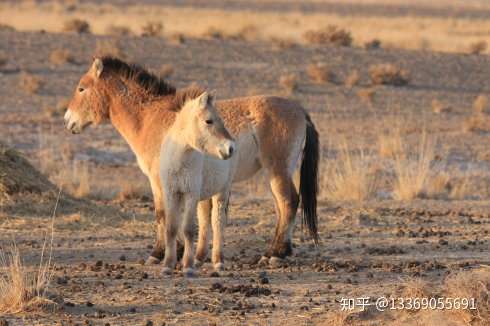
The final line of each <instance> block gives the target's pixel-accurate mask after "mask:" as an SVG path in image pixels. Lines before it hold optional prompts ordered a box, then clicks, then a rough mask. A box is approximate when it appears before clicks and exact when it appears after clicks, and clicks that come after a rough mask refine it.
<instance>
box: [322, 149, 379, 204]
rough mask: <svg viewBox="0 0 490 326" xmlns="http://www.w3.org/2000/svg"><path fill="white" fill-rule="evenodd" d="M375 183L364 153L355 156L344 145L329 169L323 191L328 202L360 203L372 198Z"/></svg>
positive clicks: (373, 174) (360, 152)
mask: <svg viewBox="0 0 490 326" xmlns="http://www.w3.org/2000/svg"><path fill="white" fill-rule="evenodd" d="M376 181H377V180H376V176H375V173H372V171H371V169H370V166H369V162H368V160H367V158H366V155H365V153H364V152H363V151H361V150H360V151H359V153H358V154H357V155H356V154H354V153H353V151H352V150H351V149H350V148H349V146H348V145H347V144H345V143H344V144H343V145H342V146H341V148H340V149H339V155H338V157H337V158H336V159H335V161H334V163H333V165H332V166H331V167H330V169H329V173H328V176H327V178H326V181H325V185H324V189H326V197H327V198H328V199H330V200H333V201H356V202H361V201H364V200H366V199H369V198H370V197H372V196H373V194H374V193H375V191H376V183H377V182H376Z"/></svg>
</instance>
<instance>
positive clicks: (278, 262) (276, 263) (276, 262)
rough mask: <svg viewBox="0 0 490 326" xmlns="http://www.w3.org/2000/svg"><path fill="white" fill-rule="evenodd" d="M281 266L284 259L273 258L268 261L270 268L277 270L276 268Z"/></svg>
mask: <svg viewBox="0 0 490 326" xmlns="http://www.w3.org/2000/svg"><path fill="white" fill-rule="evenodd" d="M283 264H284V259H282V258H279V257H274V256H273V257H271V258H270V259H269V265H270V266H271V267H274V268H277V267H281V266H282V265H283Z"/></svg>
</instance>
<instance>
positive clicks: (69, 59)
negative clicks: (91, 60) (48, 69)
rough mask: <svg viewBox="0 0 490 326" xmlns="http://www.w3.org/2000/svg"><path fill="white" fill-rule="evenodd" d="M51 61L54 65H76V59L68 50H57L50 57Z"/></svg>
mask: <svg viewBox="0 0 490 326" xmlns="http://www.w3.org/2000/svg"><path fill="white" fill-rule="evenodd" d="M49 61H50V62H51V63H52V64H54V65H63V64H65V63H74V62H75V59H74V58H73V56H72V55H71V53H70V51H69V50H68V49H56V50H53V51H52V52H51V54H50V55H49Z"/></svg>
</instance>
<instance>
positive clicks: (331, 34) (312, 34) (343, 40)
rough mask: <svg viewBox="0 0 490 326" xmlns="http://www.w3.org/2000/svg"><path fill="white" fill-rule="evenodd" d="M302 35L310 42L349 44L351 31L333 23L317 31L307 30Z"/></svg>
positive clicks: (350, 42)
mask: <svg viewBox="0 0 490 326" xmlns="http://www.w3.org/2000/svg"><path fill="white" fill-rule="evenodd" d="M303 37H304V38H305V40H306V41H307V42H308V43H310V44H320V45H321V44H332V45H337V46H350V45H351V44H352V36H351V33H350V32H349V31H347V30H345V29H342V28H339V27H337V26H335V25H330V26H327V27H326V28H324V29H321V30H318V31H307V32H306V33H305V34H304V35H303Z"/></svg>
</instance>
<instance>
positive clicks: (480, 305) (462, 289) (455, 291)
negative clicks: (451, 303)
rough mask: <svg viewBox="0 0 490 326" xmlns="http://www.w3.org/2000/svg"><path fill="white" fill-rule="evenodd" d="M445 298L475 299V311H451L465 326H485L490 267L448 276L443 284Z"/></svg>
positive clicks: (489, 300)
mask: <svg viewBox="0 0 490 326" xmlns="http://www.w3.org/2000/svg"><path fill="white" fill-rule="evenodd" d="M444 288H445V293H446V295H447V297H452V298H475V301H476V303H475V307H476V309H473V310H472V309H452V310H450V312H451V313H452V314H453V316H455V317H456V318H458V319H459V320H460V321H462V322H464V324H465V325H470V324H471V325H479V324H481V325H486V324H485V323H486V322H488V321H489V320H490V267H488V266H484V267H482V268H479V269H475V270H472V271H464V272H460V273H458V274H455V275H451V276H449V277H448V278H447V279H446V281H445V282H444Z"/></svg>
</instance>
